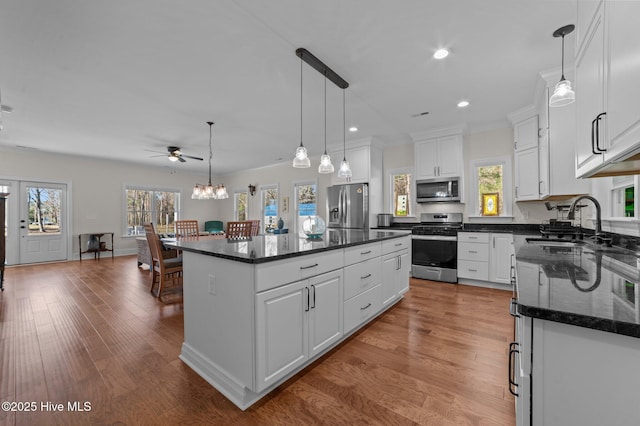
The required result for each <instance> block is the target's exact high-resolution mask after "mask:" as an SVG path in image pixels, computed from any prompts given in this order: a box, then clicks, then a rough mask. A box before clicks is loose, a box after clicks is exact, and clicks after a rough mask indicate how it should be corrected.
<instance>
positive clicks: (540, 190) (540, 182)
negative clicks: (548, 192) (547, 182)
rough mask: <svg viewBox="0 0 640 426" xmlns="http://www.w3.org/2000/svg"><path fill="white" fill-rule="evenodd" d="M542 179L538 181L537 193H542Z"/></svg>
mask: <svg viewBox="0 0 640 426" xmlns="http://www.w3.org/2000/svg"><path fill="white" fill-rule="evenodd" d="M541 185H542V181H539V182H538V195H540V194H542V186H541Z"/></svg>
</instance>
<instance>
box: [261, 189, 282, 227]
mask: <svg viewBox="0 0 640 426" xmlns="http://www.w3.org/2000/svg"><path fill="white" fill-rule="evenodd" d="M260 206H261V207H260V210H261V216H262V224H261V225H262V228H263V229H264V230H265V231H266V230H267V229H268V230H272V229H276V228H277V226H278V185H263V186H260Z"/></svg>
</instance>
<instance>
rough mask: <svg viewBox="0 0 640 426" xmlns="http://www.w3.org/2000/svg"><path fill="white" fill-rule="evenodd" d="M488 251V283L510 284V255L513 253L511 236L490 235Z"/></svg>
mask: <svg viewBox="0 0 640 426" xmlns="http://www.w3.org/2000/svg"><path fill="white" fill-rule="evenodd" d="M490 244H491V247H490V250H489V265H490V268H489V281H491V282H494V283H501V284H510V283H511V255H512V254H513V253H514V246H513V235H512V234H498V233H492V234H491V239H490Z"/></svg>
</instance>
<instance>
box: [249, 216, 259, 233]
mask: <svg viewBox="0 0 640 426" xmlns="http://www.w3.org/2000/svg"><path fill="white" fill-rule="evenodd" d="M250 222H251V236H252V237H253V236H256V235H258V234H259V233H260V220H259V219H258V220H250Z"/></svg>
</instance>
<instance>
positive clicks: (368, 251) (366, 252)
mask: <svg viewBox="0 0 640 426" xmlns="http://www.w3.org/2000/svg"><path fill="white" fill-rule="evenodd" d="M369 253H371V250H367V251H361V252H360V254H361V255H363V256H364V255H365V254H369Z"/></svg>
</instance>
